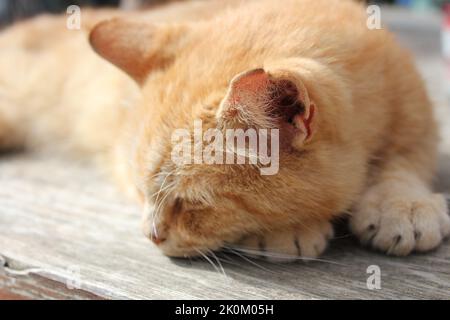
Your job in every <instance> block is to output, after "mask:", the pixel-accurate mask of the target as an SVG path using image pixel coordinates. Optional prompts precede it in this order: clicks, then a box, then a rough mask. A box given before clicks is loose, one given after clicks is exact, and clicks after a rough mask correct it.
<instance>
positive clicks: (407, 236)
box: [350, 194, 450, 256]
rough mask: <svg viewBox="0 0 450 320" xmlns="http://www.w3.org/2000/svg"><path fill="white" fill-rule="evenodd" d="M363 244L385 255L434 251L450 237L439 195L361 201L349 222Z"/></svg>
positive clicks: (443, 199)
mask: <svg viewBox="0 0 450 320" xmlns="http://www.w3.org/2000/svg"><path fill="white" fill-rule="evenodd" d="M350 227H351V229H352V231H353V232H354V233H355V234H356V235H357V236H358V237H359V239H360V240H361V242H362V243H364V244H368V245H371V246H373V247H374V248H376V249H379V250H381V251H384V252H386V253H388V254H392V255H398V256H404V255H407V254H409V253H411V252H412V251H420V252H424V251H428V250H432V249H434V248H436V247H437V246H438V245H439V244H440V243H441V242H442V240H443V239H444V238H445V237H447V236H448V235H449V234H450V217H449V215H448V209H447V204H446V201H445V198H444V197H443V196H442V195H440V194H429V195H425V196H421V197H417V198H416V197H408V196H407V195H405V196H404V197H396V198H387V199H376V198H370V197H368V198H367V199H363V201H361V203H360V204H359V205H358V207H357V208H356V210H355V212H354V213H353V215H352V218H351V220H350Z"/></svg>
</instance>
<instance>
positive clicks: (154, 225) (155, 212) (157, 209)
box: [150, 169, 176, 237]
mask: <svg viewBox="0 0 450 320" xmlns="http://www.w3.org/2000/svg"><path fill="white" fill-rule="evenodd" d="M175 172H176V169H174V170H172V171H170V172H169V173H167V174H166V176H165V178H164V180H163V182H162V183H161V186H160V188H159V191H158V192H157V196H156V200H155V203H156V204H157V208H156V209H155V211H153V212H152V228H151V231H150V237H153V235H157V230H156V219H157V218H158V216H159V210H160V208H161V207H162V204H163V203H164V200H165V199H166V198H167V197H168V195H169V194H170V192H166V195H165V196H164V197H163V199H162V200H161V202H160V203H158V200H159V196H160V194H161V192H162V191H163V188H165V186H164V185H165V183H166V181H167V179H168V178H169V177H170V176H171V175H173V174H174V173H175ZM170 185H174V183H172V184H169V186H170Z"/></svg>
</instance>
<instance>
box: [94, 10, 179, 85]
mask: <svg viewBox="0 0 450 320" xmlns="http://www.w3.org/2000/svg"><path fill="white" fill-rule="evenodd" d="M184 31H185V28H183V27H182V26H177V27H175V26H174V27H171V26H155V25H152V24H149V23H145V22H136V21H127V20H123V19H119V18H115V19H112V20H107V21H103V22H101V23H99V24H98V25H96V26H95V27H94V29H93V30H92V31H91V33H90V37H89V40H90V43H91V46H92V47H93V48H94V50H95V51H96V52H97V53H98V54H99V55H100V56H102V57H103V58H104V59H106V60H108V61H109V62H111V63H112V64H114V65H116V66H117V67H119V68H120V69H122V70H123V71H125V72H126V73H128V74H129V75H130V76H131V77H132V78H133V79H135V80H136V82H138V83H139V84H142V83H143V82H144V81H145V79H146V78H147V76H148V74H149V73H150V72H151V71H152V70H154V69H158V68H162V67H164V66H166V65H167V64H169V63H170V62H171V61H172V60H173V57H174V54H175V47H176V44H177V40H178V38H179V37H181V35H182V34H183V32H184Z"/></svg>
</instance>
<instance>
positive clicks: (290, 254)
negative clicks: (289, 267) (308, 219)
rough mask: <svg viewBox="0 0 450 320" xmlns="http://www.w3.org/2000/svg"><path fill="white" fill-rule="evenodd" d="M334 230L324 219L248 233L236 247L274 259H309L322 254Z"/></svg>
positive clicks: (255, 254)
mask: <svg viewBox="0 0 450 320" xmlns="http://www.w3.org/2000/svg"><path fill="white" fill-rule="evenodd" d="M333 234H334V231H333V226H332V225H331V223H330V222H328V221H324V222H321V223H316V224H314V225H309V226H304V227H301V228H295V229H291V230H283V231H279V232H272V233H267V234H264V235H252V236H248V237H246V238H244V239H243V240H242V241H240V242H239V243H238V244H237V245H235V249H236V250H238V251H240V252H241V253H243V254H245V255H248V256H252V257H258V258H264V259H267V260H269V261H273V262H291V261H295V260H299V259H304V260H307V259H308V258H316V257H318V256H320V255H321V254H322V253H323V252H324V251H325V249H326V247H327V244H328V240H330V239H331V238H332V237H333Z"/></svg>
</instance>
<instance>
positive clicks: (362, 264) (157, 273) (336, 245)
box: [0, 11, 450, 299]
mask: <svg viewBox="0 0 450 320" xmlns="http://www.w3.org/2000/svg"><path fill="white" fill-rule="evenodd" d="M383 12H384V11H383ZM398 17H400V18H402V19H404V23H405V24H408V25H407V26H406V27H405V26H404V25H403V22H402V21H403V20H401V19H397V18H398ZM394 18H395V19H396V21H397V23H399V24H398V25H395V24H394V29H395V30H396V31H397V32H398V33H399V34H400V36H401V40H402V41H404V43H405V44H406V45H409V46H411V47H412V48H413V49H414V50H415V52H416V53H417V57H418V60H419V62H420V66H421V70H422V72H423V74H424V78H425V79H426V81H427V83H428V85H429V87H430V89H431V92H432V96H433V100H434V101H435V103H436V106H437V110H438V112H439V115H440V118H441V120H442V125H443V130H444V131H445V130H447V129H448V128H449V127H450V115H449V110H448V102H447V97H446V96H445V94H444V91H443V90H442V89H441V83H442V78H440V77H441V73H440V72H441V70H442V65H441V64H440V63H441V62H440V59H439V52H438V50H439V49H438V46H439V43H438V41H439V38H438V37H439V33H438V32H439V25H438V24H436V22H434V21H437V19H436V17H434V18H433V19H434V20H432V21H431V20H430V21H431V22H430V23H429V24H423V23H422V24H414V23H413V22H410V20H408V19H409V18H411V19H412V21H414V20H413V19H414V18H413V17H410V16H409V14H407V13H404V12H392V11H386V19H388V20H389V19H392V20H394ZM398 21H400V22H398ZM426 21H429V20H426ZM409 24H412V27H413V28H425V29H426V30H427V31H426V32H425V31H423V32H425V33H426V34H427V35H428V33H430V35H429V36H427V39H428V37H429V39H436V41H437V48H436V47H435V45H436V43H435V42H433V41H434V40H433V41H432V40H429V39H428V40H427V41H429V42H430V41H431V42H430V43H428V44H427V46H426V47H423V48H422V47H420V46H418V47H417V43H418V42H420V40H421V38H420V39H418V38H416V37H414V35H412V34H411V32H410V28H411V26H409ZM424 25H425V27H424ZM402 28H403V29H402ZM405 28H406V29H405ZM419 34H420V33H419ZM444 131H443V132H444ZM449 139H450V135H449V136H447V137H444V140H443V142H442V150H443V153H442V157H441V160H442V166H441V173H440V177H441V179H440V181H438V183H437V185H438V186H439V188H441V189H443V190H446V191H447V192H448V191H450V165H449V163H450V162H449V159H450V156H449V154H450V153H449V152H448V151H449V150H450V148H448V149H447V146H450V141H449ZM139 223H140V216H139V208H137V207H136V205H134V204H133V203H129V202H127V201H126V200H125V199H124V198H123V197H122V196H121V195H120V194H119V193H118V192H117V191H116V190H115V189H114V187H113V186H112V185H111V184H110V183H109V182H108V181H106V180H105V179H104V178H103V177H102V176H101V175H100V174H99V173H98V171H96V170H95V169H93V168H92V167H91V166H89V165H87V164H82V163H76V162H73V161H70V160H67V159H53V158H50V157H49V155H39V154H33V155H31V154H23V155H14V156H7V157H3V158H1V159H0V270H1V271H0V274H2V276H0V284H1V283H2V281H3V286H1V285H0V288H1V289H0V299H1V298H14V297H16V298H28V297H30V295H29V292H27V290H25V291H24V290H19V289H17V290H16V289H13V288H12V287H11V285H10V284H9V285H8V283H6V284H5V282H8V281H9V280H11V279H21V280H20V281H32V280H29V279H33V278H29V277H39V279H47V280H48V281H53V282H57V283H59V284H60V285H62V286H64V287H66V285H67V284H73V283H74V282H77V281H76V280H80V283H79V284H81V286H80V287H79V288H78V289H79V290H72V291H71V290H70V289H64V290H62V289H61V290H62V291H61V290H59V289H58V290H56V292H58V296H55V293H52V294H47V295H44V296H42V297H41V298H62V299H64V298H67V297H70V298H74V299H82V298H94V297H97V296H99V297H104V298H113V299H120V298H126V299H142V298H145V299H238V298H240V299H323V298H337V299H411V298H412V299H425V298H435V299H450V242H449V241H446V242H445V243H444V244H443V245H442V246H441V247H440V248H439V249H438V250H436V251H434V252H432V253H429V254H415V255H412V256H410V257H407V258H394V257H386V256H384V255H382V254H378V253H375V252H372V251H369V250H367V249H364V248H361V247H360V246H359V244H358V243H357V241H356V240H355V239H354V238H353V237H352V236H350V235H349V234H348V232H346V231H345V228H344V231H343V232H341V233H340V236H339V237H338V238H337V239H334V240H333V241H332V242H331V245H330V249H329V250H328V251H327V252H326V254H325V255H324V256H323V257H322V258H321V259H320V260H318V261H310V262H307V263H305V262H298V263H294V264H289V265H282V264H281V265H280V264H271V263H267V262H264V261H248V260H246V259H244V258H241V257H238V256H235V255H232V254H230V253H222V254H221V255H219V257H220V259H221V263H222V264H223V268H224V271H225V273H226V275H224V274H222V273H221V272H219V271H217V270H216V269H215V268H213V267H212V266H211V265H210V264H209V263H207V262H205V261H203V260H179V259H169V258H167V257H164V256H163V255H161V254H160V252H159V251H158V250H157V249H156V248H155V247H154V246H152V245H151V244H150V243H149V242H148V241H147V240H146V239H145V238H144V237H143V236H142V235H141V233H140V227H139ZM370 265H377V266H379V267H380V269H381V286H382V288H381V289H380V290H369V289H367V286H366V281H367V278H368V277H369V274H367V272H366V270H367V268H368V267H369V266H370ZM2 266H3V267H2ZM74 271H80V272H79V274H77V272H74ZM7 280H8V281H7ZM17 281H19V280H17ZM31 284H33V285H31ZM35 284H36V281H34V280H33V281H32V282H28V285H29V288H30V289H29V290H34V289H32V288H36V287H39V285H35ZM43 287H44V288H47V287H48V286H47V287H46V286H45V285H44V286H43ZM8 288H9V289H8ZM2 289H3V290H2ZM5 290H6V291H5ZM7 290H9V291H7ZM2 292H4V293H3V295H2ZM5 292H6V293H5ZM8 292H9V293H8ZM84 292H89V293H92V295H93V296H86V295H85V294H82V293H84Z"/></svg>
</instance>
